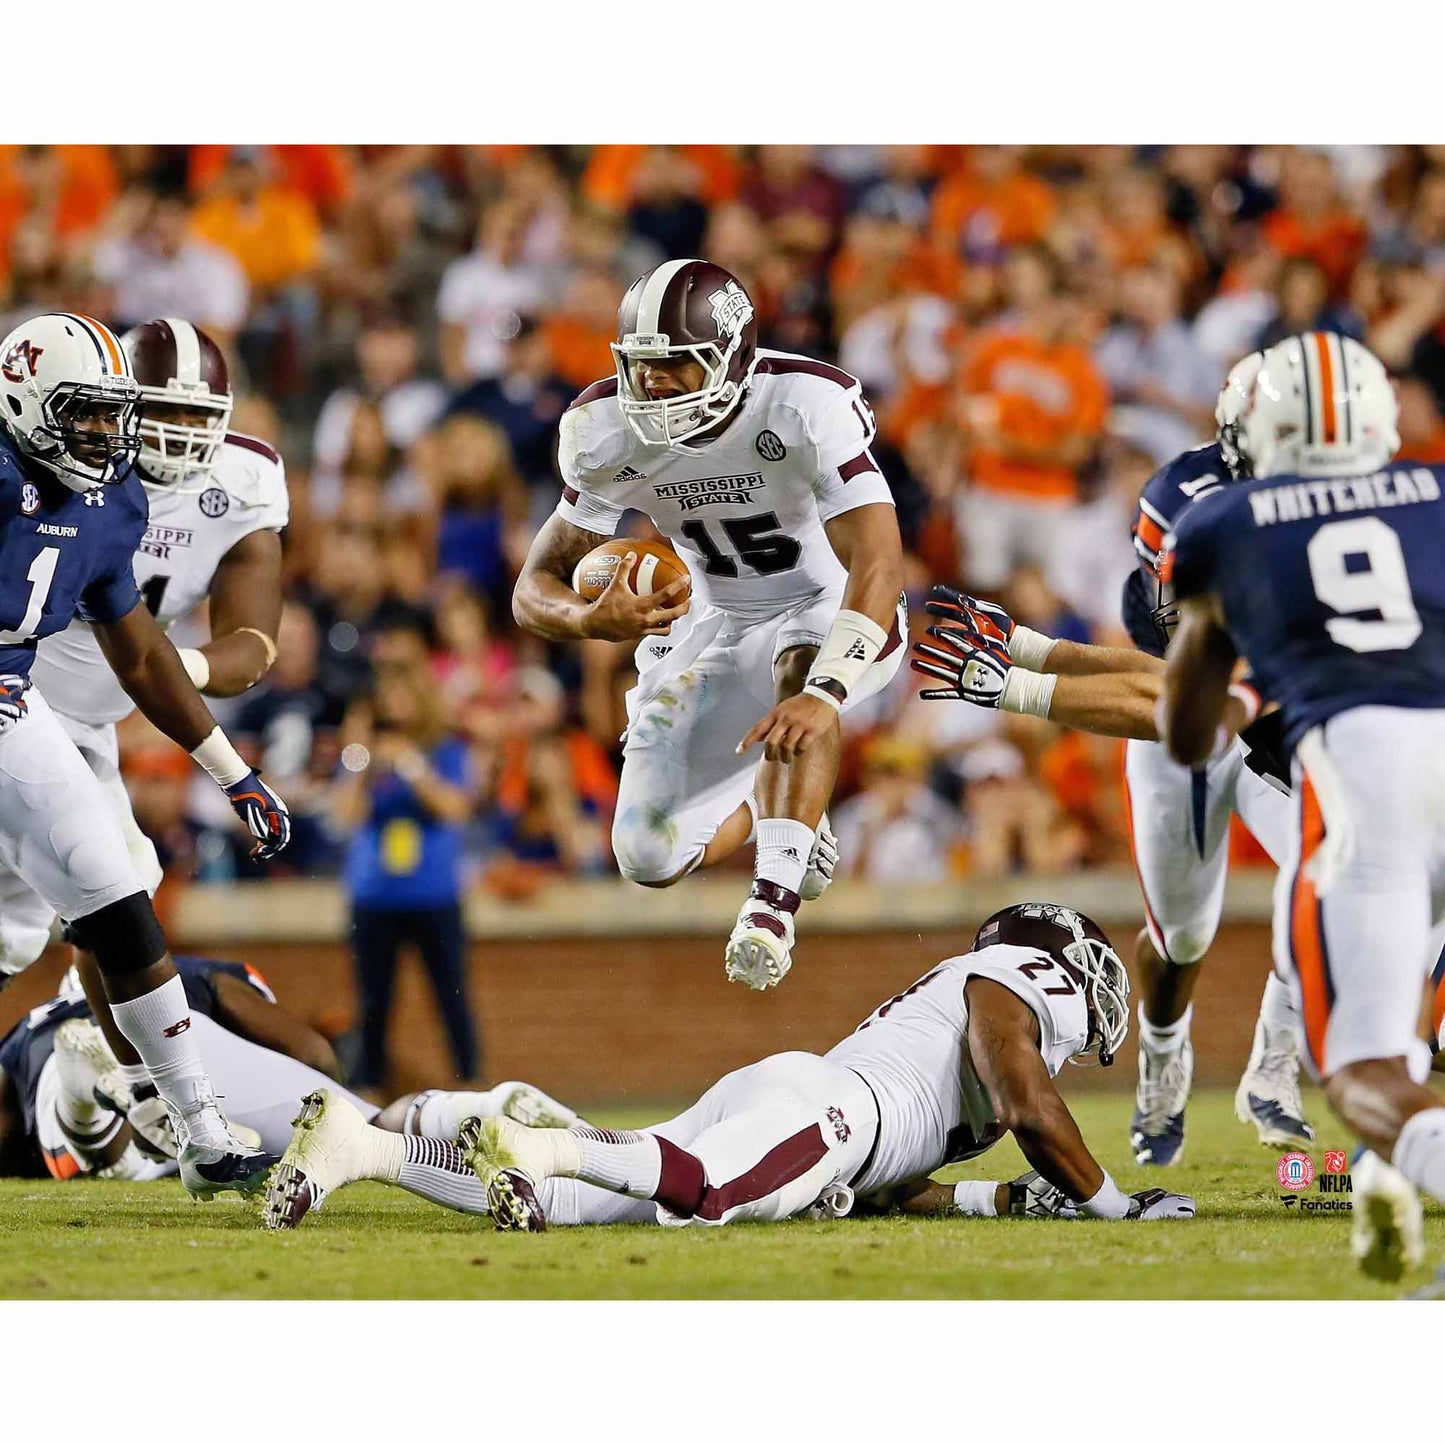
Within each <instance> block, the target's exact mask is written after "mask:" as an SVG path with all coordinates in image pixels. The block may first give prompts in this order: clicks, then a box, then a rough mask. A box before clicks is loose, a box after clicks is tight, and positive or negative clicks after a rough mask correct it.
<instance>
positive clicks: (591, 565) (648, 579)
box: [572, 537, 692, 602]
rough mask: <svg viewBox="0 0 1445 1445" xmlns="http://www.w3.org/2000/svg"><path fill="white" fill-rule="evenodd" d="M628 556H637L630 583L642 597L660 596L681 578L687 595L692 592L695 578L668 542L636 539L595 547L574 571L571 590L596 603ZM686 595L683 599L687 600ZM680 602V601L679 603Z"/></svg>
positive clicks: (618, 540) (625, 538)
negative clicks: (633, 554) (653, 594)
mask: <svg viewBox="0 0 1445 1445" xmlns="http://www.w3.org/2000/svg"><path fill="white" fill-rule="evenodd" d="M628 552H634V553H636V556H637V560H636V561H635V562H633V564H632V576H631V577H629V578H628V579H627V580H628V583H629V585H630V586H631V588H632V590H633V591H634V592H635V593H637V595H638V596H639V597H645V596H647V594H648V593H649V592H660V591H661V590H662V589H663V588H664V587H666V586H667V585H668V584H669V583H671V582H675V581H676V580H677V579H678V578H679V577H685V578H687V579H688V589H687V592H691V591H692V585H691V583H692V577H691V574H690V573H689V572H688V570H687V564H686V563H685V562H684V561H683V560H682V558H681V557H679V556H678V555H677V553H676V552H674V551H673V550H672V548H671V547H669V546H668V545H667V543H665V542H645V541H642V540H640V539H639V538H637V537H614V538H613V539H612V541H610V542H604V543H603V544H602V545H601V546H600V547H594V548H593V549H592V550H591V551H590V552H589V553H588V554H587V555H586V556H585V557H584V558H583V559H582V560H581V561H580V562H579V563H578V564H577V566H576V567H575V568H574V569H573V572H572V590H573V591H574V592H577V593H580V594H581V595H582V596H583V597H585V598H586V599H587V600H588V601H589V602H595V601H596V600H597V599H598V598H599V597H600V596H601V595H602V594H603V592H605V591H606V590H607V587H608V584H609V583H610V582H611V581H612V577H613V574H614V573H615V572H616V571H617V569H618V567H619V566H620V565H621V563H622V559H623V557H624V556H626V554H627V553H628ZM687 592H684V593H683V596H684V597H685V596H687ZM677 600H678V601H681V600H682V599H681V598H678V599H677Z"/></svg>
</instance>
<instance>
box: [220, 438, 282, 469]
mask: <svg viewBox="0 0 1445 1445" xmlns="http://www.w3.org/2000/svg"><path fill="white" fill-rule="evenodd" d="M226 440H227V441H228V442H229V443H230V444H231V445H232V446H233V447H242V448H244V450H246V451H248V452H257V453H259V454H260V455H261V456H263V457H265V458H266V460H267V461H270V462H278V463H279V462H280V460H281V453H280V452H278V451H277V450H276V448H275V447H273V446H269V445H268V444H267V443H266V442H263V441H262V440H261V438H260V437H248V436H247V435H246V434H245V432H239V431H228V432H227V433H226Z"/></svg>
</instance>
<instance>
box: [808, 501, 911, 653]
mask: <svg viewBox="0 0 1445 1445" xmlns="http://www.w3.org/2000/svg"><path fill="white" fill-rule="evenodd" d="M824 530H825V531H826V533H827V536H828V542H829V544H830V545H831V546H832V548H833V551H834V554H835V555H836V556H837V558H838V560H839V561H840V562H842V564H843V565H844V566H845V567H846V568H847V569H848V583H847V585H846V586H845V587H844V589H843V610H844V611H846V612H860V613H862V615H863V616H864V617H867V618H869V619H870V620H871V621H873V622H875V623H877V625H878V626H879V627H881V628H882V629H883V630H884V631H885V632H887V631H888V630H889V628H891V627H892V626H893V622H894V619H895V617H896V616H897V612H898V598H899V596H900V594H901V593H902V591H903V539H902V537H901V536H900V535H899V531H898V516H897V513H896V512H895V511H894V510H893V508H892V507H891V506H887V505H885V504H882V503H874V504H872V505H870V506H866V507H858V508H857V509H855V510H854V511H851V512H844V513H842V514H841V515H839V516H837V517H834V518H832V519H831V520H830V521H828V522H827V523H826V524H825V527H824Z"/></svg>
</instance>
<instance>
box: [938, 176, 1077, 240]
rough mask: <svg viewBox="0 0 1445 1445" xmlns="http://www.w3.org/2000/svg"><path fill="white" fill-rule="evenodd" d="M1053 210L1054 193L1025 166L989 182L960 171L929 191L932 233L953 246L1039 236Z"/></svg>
mask: <svg viewBox="0 0 1445 1445" xmlns="http://www.w3.org/2000/svg"><path fill="white" fill-rule="evenodd" d="M1054 211H1055V201H1054V193H1053V192H1052V191H1051V190H1050V189H1049V187H1048V186H1047V185H1046V184H1045V183H1044V182H1043V181H1041V180H1039V179H1038V177H1037V176H1031V175H1028V174H1026V173H1024V172H1019V173H1017V174H1015V175H1012V176H1008V177H1006V178H1005V179H1004V180H1002V181H1000V182H998V183H997V184H996V185H994V184H988V183H985V182H983V181H979V180H975V179H974V178H973V177H972V176H971V175H969V173H968V172H967V171H960V172H958V173H957V174H955V175H953V176H950V177H949V178H948V179H947V180H945V181H943V182H941V183H940V185H939V187H938V189H937V190H936V191H935V192H934V193H933V229H934V233H935V234H936V235H937V236H938V237H939V239H940V240H941V241H943V242H944V243H945V244H946V245H947V246H949V248H950V249H954V250H956V249H958V248H959V246H960V245H961V244H963V243H965V242H969V243H972V244H973V245H974V246H983V247H985V248H990V247H995V246H999V247H1002V246H1017V245H1020V244H1022V243H1023V242H1027V241H1037V240H1040V239H1041V238H1042V237H1043V235H1044V233H1045V232H1046V231H1047V230H1048V229H1049V226H1050V225H1051V224H1052V223H1053V219H1054Z"/></svg>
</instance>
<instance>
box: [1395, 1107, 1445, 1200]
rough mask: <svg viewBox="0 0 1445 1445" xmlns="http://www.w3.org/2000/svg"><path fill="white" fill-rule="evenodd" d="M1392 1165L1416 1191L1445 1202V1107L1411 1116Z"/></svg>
mask: <svg viewBox="0 0 1445 1445" xmlns="http://www.w3.org/2000/svg"><path fill="white" fill-rule="evenodd" d="M1390 1162H1391V1163H1392V1164H1393V1165H1394V1166H1395V1168H1396V1169H1398V1170H1399V1171H1400V1173H1401V1174H1403V1175H1404V1176H1405V1178H1406V1179H1408V1180H1409V1181H1410V1183H1411V1184H1413V1185H1414V1186H1415V1187H1416V1188H1417V1189H1423V1190H1424V1191H1425V1193H1426V1194H1429V1195H1430V1196H1431V1197H1432V1198H1435V1199H1438V1200H1441V1201H1442V1202H1445V1107H1438V1106H1437V1107H1436V1108H1433V1109H1421V1110H1420V1112H1419V1113H1418V1114H1411V1115H1410V1117H1409V1118H1408V1119H1406V1120H1405V1127H1404V1128H1403V1129H1401V1130H1400V1137H1399V1138H1398V1139H1397V1140H1395V1157H1394V1158H1393V1159H1392V1160H1391V1161H1390Z"/></svg>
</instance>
